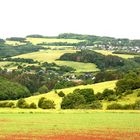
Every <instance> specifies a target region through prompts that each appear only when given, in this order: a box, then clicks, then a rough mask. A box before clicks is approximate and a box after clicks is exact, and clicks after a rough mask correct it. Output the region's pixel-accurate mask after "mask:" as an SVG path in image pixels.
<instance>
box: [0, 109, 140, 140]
mask: <svg viewBox="0 0 140 140" xmlns="http://www.w3.org/2000/svg"><path fill="white" fill-rule="evenodd" d="M23 112H24V111H23ZM23 112H21V113H20V112H19V113H1V114H0V124H1V129H0V139H1V140H9V139H11V140H18V139H28V140H29V139H30V140H32V139H34V140H46V139H47V140H81V139H83V140H128V139H129V140H139V139H140V112H128V111H126V112H125V111H123V112H119V111H118V112H103V111H86V110H76V111H73V110H64V111H57V112H55V111H48V112H44V113H39V112H36V113H35V112H32V113H31V112H30V113H27V112H26V113H23ZM128 122H129V123H128Z"/></svg>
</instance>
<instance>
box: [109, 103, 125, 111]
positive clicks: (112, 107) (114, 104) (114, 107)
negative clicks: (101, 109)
mask: <svg viewBox="0 0 140 140" xmlns="http://www.w3.org/2000/svg"><path fill="white" fill-rule="evenodd" d="M122 108H123V107H122V105H121V104H119V103H113V104H110V105H108V106H107V109H108V110H113V109H116V110H117V109H118V110H119V109H122Z"/></svg>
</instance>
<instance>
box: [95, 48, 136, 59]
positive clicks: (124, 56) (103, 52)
mask: <svg viewBox="0 0 140 140" xmlns="http://www.w3.org/2000/svg"><path fill="white" fill-rule="evenodd" d="M95 51H96V52H98V53H101V54H103V55H115V56H119V57H122V58H125V59H128V58H134V56H136V55H130V54H113V53H112V51H106V50H95Z"/></svg>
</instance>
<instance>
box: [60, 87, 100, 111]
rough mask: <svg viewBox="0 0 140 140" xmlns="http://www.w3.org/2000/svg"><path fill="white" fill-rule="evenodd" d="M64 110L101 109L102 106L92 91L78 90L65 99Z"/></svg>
mask: <svg viewBox="0 0 140 140" xmlns="http://www.w3.org/2000/svg"><path fill="white" fill-rule="evenodd" d="M61 108H62V109H101V108H102V104H101V103H100V102H99V101H97V100H96V97H95V95H94V91H93V90H92V89H76V90H74V91H73V93H70V94H68V95H66V96H64V97H63V99H62V103H61Z"/></svg>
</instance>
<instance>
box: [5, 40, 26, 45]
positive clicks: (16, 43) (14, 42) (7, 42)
mask: <svg viewBox="0 0 140 140" xmlns="http://www.w3.org/2000/svg"><path fill="white" fill-rule="evenodd" d="M6 44H8V45H12V46H16V45H23V44H25V43H21V42H19V41H9V40H6Z"/></svg>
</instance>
